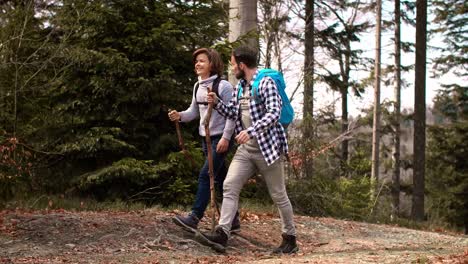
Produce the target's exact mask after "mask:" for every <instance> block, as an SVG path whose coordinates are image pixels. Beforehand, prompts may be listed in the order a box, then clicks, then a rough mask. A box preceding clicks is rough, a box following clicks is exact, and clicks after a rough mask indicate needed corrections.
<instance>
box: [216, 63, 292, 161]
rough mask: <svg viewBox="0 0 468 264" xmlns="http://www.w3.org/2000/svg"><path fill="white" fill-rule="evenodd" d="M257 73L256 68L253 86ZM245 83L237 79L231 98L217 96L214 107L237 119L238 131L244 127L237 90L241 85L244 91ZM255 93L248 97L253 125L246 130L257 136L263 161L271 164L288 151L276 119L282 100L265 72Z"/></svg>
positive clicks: (221, 112)
mask: <svg viewBox="0 0 468 264" xmlns="http://www.w3.org/2000/svg"><path fill="white" fill-rule="evenodd" d="M257 74H258V71H257V72H256V73H255V74H254V76H253V78H252V81H250V84H249V86H250V87H252V84H253V81H254V80H255V78H256V77H257ZM246 84H247V81H246V80H244V79H241V80H239V83H238V84H237V86H236V87H235V88H234V91H233V96H232V99H231V100H230V101H229V102H228V103H227V104H225V103H224V102H223V101H221V100H219V102H218V104H217V105H216V106H215V109H216V110H217V111H218V112H219V113H220V114H221V115H224V116H226V117H227V118H229V119H232V120H235V121H236V132H237V134H239V133H240V132H241V131H242V130H244V128H243V127H242V117H241V111H240V109H239V105H240V104H239V100H238V98H237V93H238V91H239V89H240V88H242V89H243V90H244V91H245V89H246ZM249 90H251V89H249ZM251 95H252V94H251ZM256 96H258V98H255V99H252V100H250V117H251V118H252V126H250V127H249V128H247V133H248V134H249V136H250V138H253V137H256V138H257V141H258V144H259V146H260V150H261V152H262V154H263V157H264V159H265V161H266V163H267V164H268V165H271V164H273V163H274V162H275V161H276V160H277V159H279V158H280V156H281V154H284V155H287V154H288V142H287V139H286V133H285V131H284V128H283V126H282V125H281V124H280V123H279V122H278V120H279V118H280V114H281V105H282V101H281V97H280V95H279V93H278V88H277V87H276V84H275V81H274V80H273V79H272V78H270V77H268V76H266V77H263V79H262V80H261V81H260V84H259V87H258V92H257V95H256Z"/></svg>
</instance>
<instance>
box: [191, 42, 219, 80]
mask: <svg viewBox="0 0 468 264" xmlns="http://www.w3.org/2000/svg"><path fill="white" fill-rule="evenodd" d="M203 53H204V54H206V56H208V60H209V61H210V63H211V69H210V76H212V75H215V74H217V75H218V76H219V77H221V76H223V71H224V63H223V60H222V59H221V56H220V55H219V53H218V52H217V51H216V50H214V49H207V48H201V49H197V50H196V51H195V52H193V54H192V58H193V63H194V64H195V61H196V60H197V56H198V55H200V54H203Z"/></svg>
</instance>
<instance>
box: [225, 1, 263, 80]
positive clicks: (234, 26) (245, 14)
mask: <svg viewBox="0 0 468 264" xmlns="http://www.w3.org/2000/svg"><path fill="white" fill-rule="evenodd" d="M257 31H258V30H257V0H229V42H230V43H233V42H236V41H240V42H243V43H245V44H247V45H248V46H250V47H252V48H255V49H258V34H257ZM229 81H230V82H231V83H236V82H237V80H236V78H235V77H234V76H233V75H232V74H231V71H229Z"/></svg>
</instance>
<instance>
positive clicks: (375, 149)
mask: <svg viewBox="0 0 468 264" xmlns="http://www.w3.org/2000/svg"><path fill="white" fill-rule="evenodd" d="M375 13H376V25H375V64H374V115H373V117H374V118H373V122H372V124H373V125H372V171H371V178H372V180H373V181H374V183H375V185H376V186H377V184H378V182H379V164H380V162H379V155H380V79H381V76H380V72H381V65H380V63H381V62H380V59H381V57H382V54H381V53H382V49H381V46H382V28H381V25H382V1H381V0H377V1H376V6H375Z"/></svg>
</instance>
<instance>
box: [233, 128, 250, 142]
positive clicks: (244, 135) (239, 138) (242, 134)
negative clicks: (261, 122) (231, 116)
mask: <svg viewBox="0 0 468 264" xmlns="http://www.w3.org/2000/svg"><path fill="white" fill-rule="evenodd" d="M235 139H236V141H237V143H238V144H245V143H247V141H249V140H250V136H249V133H247V130H242V131H241V132H240V133H239V134H238V135H237V136H236V137H235Z"/></svg>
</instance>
